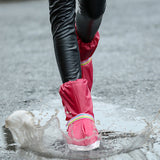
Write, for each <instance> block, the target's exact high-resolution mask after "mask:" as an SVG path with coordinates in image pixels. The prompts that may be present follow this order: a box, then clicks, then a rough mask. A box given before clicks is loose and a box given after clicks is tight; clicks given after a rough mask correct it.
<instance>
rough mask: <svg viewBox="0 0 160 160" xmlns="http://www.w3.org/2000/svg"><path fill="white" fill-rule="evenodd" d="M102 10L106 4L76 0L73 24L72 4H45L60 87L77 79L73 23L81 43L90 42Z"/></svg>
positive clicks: (61, 0)
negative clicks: (60, 82)
mask: <svg viewBox="0 0 160 160" xmlns="http://www.w3.org/2000/svg"><path fill="white" fill-rule="evenodd" d="M105 6H106V0H79V10H78V12H77V14H76V21H75V0H49V10H50V22H51V31H52V35H53V42H54V48H55V54H56V59H57V64H58V68H59V71H60V74H61V78H62V81H63V83H64V82H67V81H70V80H76V79H79V78H81V67H80V55H79V49H78V43H77V37H76V33H75V22H76V26H77V32H78V35H79V37H80V38H81V39H82V41H84V42H90V41H92V39H93V37H94V35H95V33H96V32H97V30H98V28H99V26H100V24H101V20H102V16H103V13H104V11H105Z"/></svg>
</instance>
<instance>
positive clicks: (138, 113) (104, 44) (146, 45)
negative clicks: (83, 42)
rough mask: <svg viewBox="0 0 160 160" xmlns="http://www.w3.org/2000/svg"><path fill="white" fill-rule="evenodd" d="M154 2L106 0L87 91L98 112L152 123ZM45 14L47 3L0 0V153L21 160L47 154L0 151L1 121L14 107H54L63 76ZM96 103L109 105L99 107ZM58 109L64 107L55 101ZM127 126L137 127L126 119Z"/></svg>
mask: <svg viewBox="0 0 160 160" xmlns="http://www.w3.org/2000/svg"><path fill="white" fill-rule="evenodd" d="M159 6H160V1H159V0H152V1H151V0H134V1H128V0H121V1H119V0H114V1H111V0H110V1H108V3H107V10H106V12H105V15H104V18H103V22H102V25H101V28H100V35H101V40H100V42H99V46H98V48H97V50H96V53H95V54H94V56H93V62H94V86H93V90H92V95H93V96H94V97H95V98H94V99H96V98H98V101H96V100H95V105H96V104H97V106H98V107H99V112H97V113H98V114H99V115H100V113H101V112H103V113H104V112H105V110H106V113H108V117H109V118H113V117H114V116H115V115H116V116H115V119H114V122H115V123H116V121H117V122H118V121H119V118H118V117H121V118H120V119H123V120H124V119H125V118H126V119H127V120H129V119H130V117H131V119H132V120H133V117H135V119H136V120H137V119H138V117H141V118H140V119H145V120H146V121H148V122H151V121H152V120H153V118H154V117H155V116H156V115H157V113H158V111H159V110H160V96H159V95H160V18H159V15H160V9H159ZM48 12H49V11H48V1H44V0H39V1H17V2H9V3H8V2H7V3H5V2H4V1H2V2H0V19H1V21H0V125H1V127H2V128H1V135H0V159H4V160H8V159H12V160H14V159H16V160H17V159H22V157H23V156H24V155H25V159H27V158H28V159H45V158H42V157H38V158H37V157H36V156H34V155H33V154H31V153H30V152H26V151H23V150H22V151H17V153H16V152H15V151H14V149H12V150H5V149H4V148H5V147H6V146H5V142H4V133H5V134H9V133H8V132H7V131H6V130H5V128H4V127H3V126H4V124H5V119H6V118H7V117H8V116H9V115H10V114H11V113H12V112H13V111H15V110H20V109H24V110H30V111H32V110H37V111H39V110H42V111H46V110H52V103H51V102H52V100H53V99H57V98H58V99H59V96H58V90H59V86H60V85H61V79H60V75H59V72H58V69H57V65H56V60H55V56H54V50H53V43H52V36H51V31H50V23H49V14H48ZM99 99H100V100H99ZM99 101H103V104H102V106H105V105H104V103H105V104H106V106H109V107H106V109H105V108H100V107H101V105H99V104H100V103H98V102H99ZM48 102H50V103H49V104H48ZM108 104H109V105H108ZM110 104H111V105H110ZM110 106H113V108H114V106H118V109H117V107H115V108H116V109H115V110H114V111H112V110H111V108H110ZM56 107H57V106H56ZM56 107H54V106H53V108H56ZM98 107H97V108H96V110H97V111H98ZM58 108H60V109H62V107H61V104H60V102H58ZM107 108H109V109H110V110H107ZM110 111H111V112H110ZM116 111H117V112H118V113H117V112H116ZM53 112H54V109H53ZM110 113H112V115H111V114H110ZM114 113H115V114H114ZM105 115H106V116H107V114H105ZM109 118H108V119H107V120H108V121H109ZM63 119H64V118H63V117H61V120H63ZM98 120H99V121H100V120H101V119H98ZM124 121H125V120H124ZM157 121H158V118H157ZM62 123H63V122H62ZM106 125H107V121H106ZM103 126H104V123H103ZM127 126H129V125H127ZM134 127H135V126H134ZM102 128H103V127H102ZM102 128H100V129H102ZM130 128H131V130H133V131H135V128H132V126H131V125H130ZM104 129H107V127H104ZM111 129H112V130H114V127H111ZM115 129H116V130H117V129H118V125H117V126H116V127H115ZM116 133H117V132H116ZM118 133H119V132H118ZM115 135H116V134H115ZM8 141H12V138H9V139H8ZM8 143H12V142H8ZM158 143H159V142H157V145H158ZM13 148H14V147H13ZM157 148H158V147H157ZM22 152H24V153H22ZM21 156H22V157H21ZM136 156H139V157H141V158H139V157H138V158H137V157H136ZM159 156H160V154H159V155H158V154H157V153H156V152H155V151H153V152H152V153H151V152H147V150H145V149H144V150H137V151H134V153H133V152H131V153H129V154H126V155H123V158H122V157H120V155H116V157H110V159H114V160H115V159H116V158H117V159H120V158H121V159H126V160H130V159H136V160H137V159H138V160H139V159H140V160H141V159H142V160H150V159H154V160H158V159H160V158H159ZM106 159H107V158H106Z"/></svg>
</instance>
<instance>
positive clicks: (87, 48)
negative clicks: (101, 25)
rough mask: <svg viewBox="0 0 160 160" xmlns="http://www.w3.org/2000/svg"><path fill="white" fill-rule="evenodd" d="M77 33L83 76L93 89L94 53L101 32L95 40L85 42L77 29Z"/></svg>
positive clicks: (96, 35)
mask: <svg viewBox="0 0 160 160" xmlns="http://www.w3.org/2000/svg"><path fill="white" fill-rule="evenodd" d="M75 28H76V26H75ZM76 35H77V41H78V47H79V52H80V60H81V72H82V78H84V79H87V80H88V87H89V90H90V91H91V88H92V84H93V65H92V55H93V53H94V52H95V50H96V48H97V45H98V42H99V39H100V35H99V32H97V33H96V34H95V36H94V38H93V40H92V41H91V42H88V43H85V42H83V41H82V40H81V38H80V37H79V36H78V33H77V29H76Z"/></svg>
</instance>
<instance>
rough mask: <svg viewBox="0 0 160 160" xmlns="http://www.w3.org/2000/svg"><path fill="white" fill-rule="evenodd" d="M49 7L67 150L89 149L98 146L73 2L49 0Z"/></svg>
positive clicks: (72, 0)
mask: <svg viewBox="0 0 160 160" xmlns="http://www.w3.org/2000/svg"><path fill="white" fill-rule="evenodd" d="M49 7H50V22H51V26H52V34H53V41H54V47H55V54H56V59H57V63H58V67H59V70H60V73H61V77H62V81H63V84H62V85H61V87H60V90H59V93H60V96H61V98H62V103H63V106H64V108H65V114H66V120H67V121H68V129H67V131H68V135H69V137H70V138H69V139H68V143H69V147H70V148H71V149H73V150H91V149H94V148H97V147H98V146H99V139H98V131H97V129H96V127H95V123H94V114H93V104H92V98H91V93H90V90H89V88H88V81H87V80H86V79H84V78H82V77H81V67H80V55H79V49H78V43H77V37H76V32H75V0H49ZM86 136H87V137H90V138H87V139H86Z"/></svg>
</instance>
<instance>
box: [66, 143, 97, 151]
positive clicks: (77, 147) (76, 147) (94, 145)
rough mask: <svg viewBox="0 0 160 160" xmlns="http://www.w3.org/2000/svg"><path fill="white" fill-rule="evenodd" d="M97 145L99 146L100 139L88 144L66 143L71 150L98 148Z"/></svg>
mask: <svg viewBox="0 0 160 160" xmlns="http://www.w3.org/2000/svg"><path fill="white" fill-rule="evenodd" d="M99 146H100V141H96V142H94V143H93V144H91V145H89V146H78V145H74V144H68V148H69V149H71V150H73V151H91V150H93V149H96V148H99Z"/></svg>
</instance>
